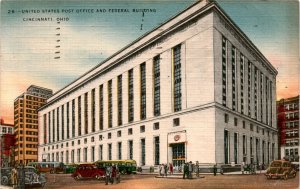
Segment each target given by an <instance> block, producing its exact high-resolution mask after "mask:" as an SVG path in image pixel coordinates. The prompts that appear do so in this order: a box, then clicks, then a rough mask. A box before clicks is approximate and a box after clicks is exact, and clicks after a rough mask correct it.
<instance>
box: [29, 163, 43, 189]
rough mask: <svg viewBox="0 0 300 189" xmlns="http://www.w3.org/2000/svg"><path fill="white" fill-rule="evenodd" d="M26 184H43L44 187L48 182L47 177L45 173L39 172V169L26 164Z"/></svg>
mask: <svg viewBox="0 0 300 189" xmlns="http://www.w3.org/2000/svg"><path fill="white" fill-rule="evenodd" d="M24 170H25V185H29V186H32V185H41V186H42V187H44V185H45V184H46V177H45V175H44V174H41V173H39V171H38V170H37V169H36V168H34V167H32V166H25V167H24Z"/></svg>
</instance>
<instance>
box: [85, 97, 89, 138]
mask: <svg viewBox="0 0 300 189" xmlns="http://www.w3.org/2000/svg"><path fill="white" fill-rule="evenodd" d="M88 131H89V123H88V93H85V94H84V134H88Z"/></svg>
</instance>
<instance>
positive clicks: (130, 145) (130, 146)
mask: <svg viewBox="0 0 300 189" xmlns="http://www.w3.org/2000/svg"><path fill="white" fill-rule="evenodd" d="M128 150H129V153H128V154H129V159H133V141H132V140H130V141H128Z"/></svg>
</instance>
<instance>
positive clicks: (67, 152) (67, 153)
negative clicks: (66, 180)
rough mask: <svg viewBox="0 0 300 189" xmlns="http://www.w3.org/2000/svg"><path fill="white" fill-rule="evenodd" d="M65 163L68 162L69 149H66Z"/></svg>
mask: <svg viewBox="0 0 300 189" xmlns="http://www.w3.org/2000/svg"><path fill="white" fill-rule="evenodd" d="M66 163H69V151H68V150H67V151H66Z"/></svg>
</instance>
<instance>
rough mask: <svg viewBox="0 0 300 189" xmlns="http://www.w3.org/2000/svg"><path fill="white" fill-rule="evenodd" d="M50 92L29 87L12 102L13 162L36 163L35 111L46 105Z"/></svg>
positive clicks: (36, 126) (36, 130) (36, 123)
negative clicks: (14, 140)
mask: <svg viewBox="0 0 300 189" xmlns="http://www.w3.org/2000/svg"><path fill="white" fill-rule="evenodd" d="M51 95H52V90H50V89H46V88H43V87H39V86H35V85H31V86H30V87H28V88H27V90H26V92H24V93H23V94H21V95H20V96H19V97H17V98H16V99H15V101H14V122H15V135H16V147H15V161H16V162H17V163H22V164H25V165H26V164H27V163H28V162H32V161H37V159H38V158H37V157H38V156H37V152H38V149H37V146H38V132H39V127H38V112H37V109H38V108H40V107H41V106H42V105H44V104H45V103H46V99H47V98H49V97H50V96H51Z"/></svg>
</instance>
